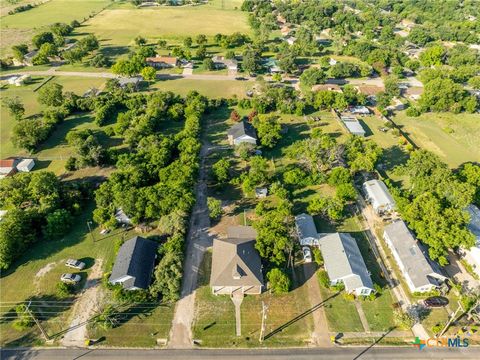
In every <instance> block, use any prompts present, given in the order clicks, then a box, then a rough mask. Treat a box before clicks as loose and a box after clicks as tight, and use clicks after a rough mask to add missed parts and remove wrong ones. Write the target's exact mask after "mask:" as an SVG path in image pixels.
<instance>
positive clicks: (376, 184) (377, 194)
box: [363, 180, 395, 208]
mask: <svg viewBox="0 0 480 360" xmlns="http://www.w3.org/2000/svg"><path fill="white" fill-rule="evenodd" d="M363 187H364V189H365V191H366V192H367V193H368V197H369V198H370V200H371V201H372V205H373V207H374V208H377V207H380V206H385V205H390V206H391V207H394V206H395V201H394V200H393V198H392V195H390V192H389V191H388V189H387V186H386V185H385V184H384V182H383V181H380V180H369V181H366V182H365V183H364V184H363Z"/></svg>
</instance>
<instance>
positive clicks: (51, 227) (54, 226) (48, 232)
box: [43, 209, 73, 239]
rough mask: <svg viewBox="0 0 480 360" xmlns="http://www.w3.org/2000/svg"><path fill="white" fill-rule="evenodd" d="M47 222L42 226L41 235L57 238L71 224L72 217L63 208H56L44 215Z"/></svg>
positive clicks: (65, 231)
mask: <svg viewBox="0 0 480 360" xmlns="http://www.w3.org/2000/svg"><path fill="white" fill-rule="evenodd" d="M46 220H47V223H46V225H45V226H44V228H43V235H44V236H45V237H46V238H47V239H59V238H60V237H62V236H63V235H65V234H66V233H67V231H68V230H69V229H70V226H71V225H72V221H73V218H72V216H71V215H70V213H69V212H68V211H67V210H65V209H57V210H55V211H54V212H52V213H51V214H48V215H47V217H46Z"/></svg>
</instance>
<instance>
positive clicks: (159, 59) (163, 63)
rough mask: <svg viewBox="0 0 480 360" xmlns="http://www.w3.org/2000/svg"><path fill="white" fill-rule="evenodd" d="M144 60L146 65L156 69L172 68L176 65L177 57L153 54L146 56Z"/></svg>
mask: <svg viewBox="0 0 480 360" xmlns="http://www.w3.org/2000/svg"><path fill="white" fill-rule="evenodd" d="M145 62H146V63H147V65H148V66H152V67H154V68H156V69H165V68H173V67H175V66H177V65H178V58H177V57H174V56H158V55H157V56H155V57H147V58H146V59H145Z"/></svg>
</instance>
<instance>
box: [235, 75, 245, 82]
mask: <svg viewBox="0 0 480 360" xmlns="http://www.w3.org/2000/svg"><path fill="white" fill-rule="evenodd" d="M235 80H240V81H245V80H247V78H244V77H243V76H237V77H236V78H235Z"/></svg>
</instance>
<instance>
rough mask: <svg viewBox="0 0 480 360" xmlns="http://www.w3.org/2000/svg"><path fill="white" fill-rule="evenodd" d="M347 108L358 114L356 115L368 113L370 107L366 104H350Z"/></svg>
mask: <svg viewBox="0 0 480 360" xmlns="http://www.w3.org/2000/svg"><path fill="white" fill-rule="evenodd" d="M348 110H349V111H350V112H351V113H352V114H358V115H369V114H370V109H369V108H367V107H366V106H350V107H349V108H348Z"/></svg>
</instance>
